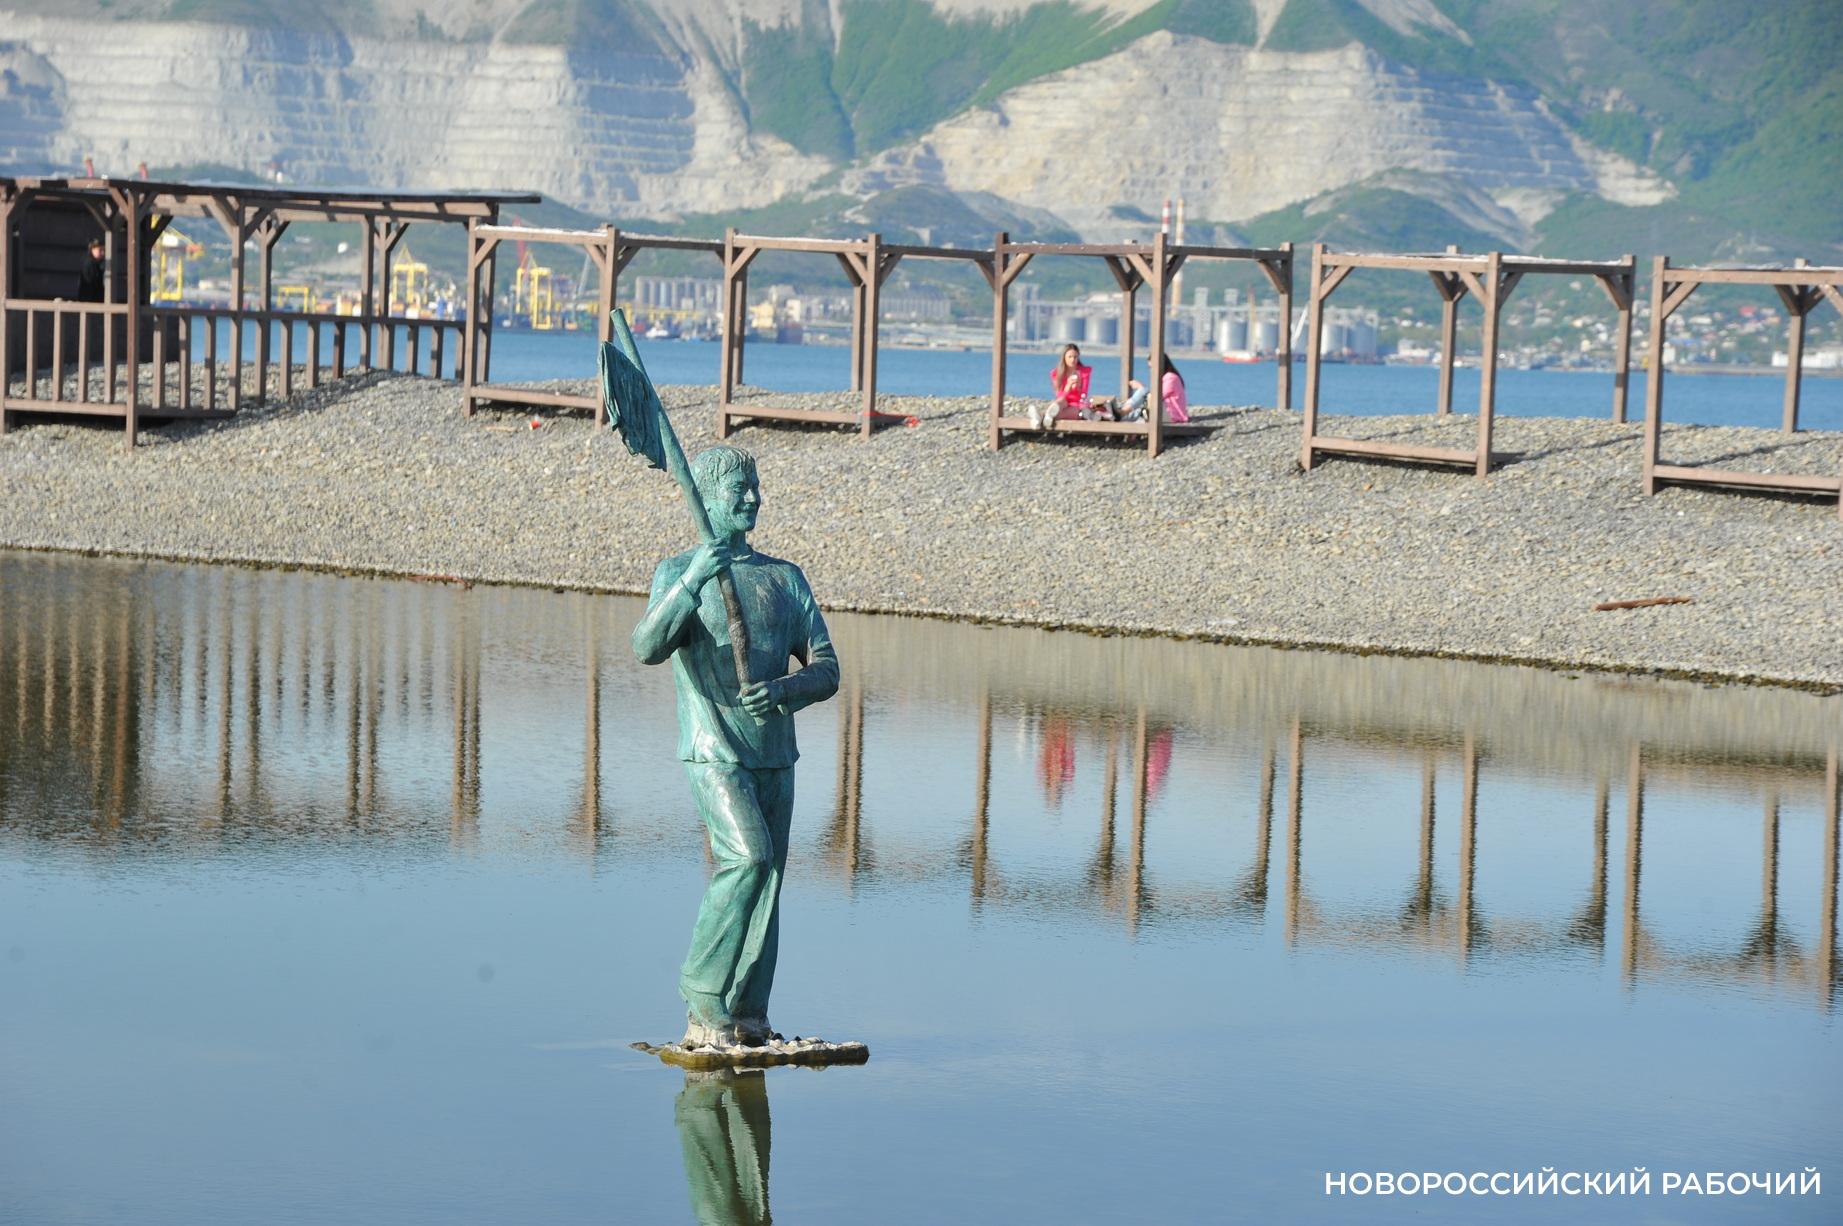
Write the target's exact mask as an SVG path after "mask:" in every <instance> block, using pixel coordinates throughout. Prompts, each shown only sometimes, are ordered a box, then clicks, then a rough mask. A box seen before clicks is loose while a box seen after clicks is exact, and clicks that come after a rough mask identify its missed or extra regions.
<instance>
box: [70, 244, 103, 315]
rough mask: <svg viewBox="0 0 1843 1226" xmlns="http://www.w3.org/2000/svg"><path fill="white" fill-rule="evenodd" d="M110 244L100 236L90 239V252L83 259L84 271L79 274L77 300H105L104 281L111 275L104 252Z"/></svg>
mask: <svg viewBox="0 0 1843 1226" xmlns="http://www.w3.org/2000/svg"><path fill="white" fill-rule="evenodd" d="M107 250H108V245H107V244H105V243H104V242H103V241H102V239H100V238H92V239H91V240H90V254H89V256H88V258H87V259H85V260H84V261H83V271H82V272H80V273H78V274H77V301H78V302H101V301H102V300H103V283H104V281H105V279H106V278H107V277H108V275H109V264H108V261H107V260H105V259H103V253H104V252H106V251H107Z"/></svg>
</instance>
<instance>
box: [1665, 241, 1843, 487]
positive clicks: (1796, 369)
mask: <svg viewBox="0 0 1843 1226" xmlns="http://www.w3.org/2000/svg"><path fill="white" fill-rule="evenodd" d="M1700 285H1762V286H1771V287H1772V289H1773V290H1774V292H1776V293H1777V294H1778V295H1779V301H1780V302H1782V303H1784V304H1785V309H1786V313H1787V314H1788V315H1790V316H1791V323H1790V324H1789V325H1788V328H1787V331H1786V346H1785V358H1786V364H1785V401H1784V409H1783V412H1782V415H1781V419H1780V429H1781V430H1783V431H1784V432H1785V433H1787V434H1793V433H1796V432H1797V430H1798V396H1799V390H1800V387H1801V385H1802V383H1803V380H1804V372H1803V369H1802V368H1803V365H1804V356H1805V319H1806V317H1807V316H1809V315H1810V314H1811V312H1812V311H1813V310H1814V309H1816V307H1817V305H1818V303H1820V302H1823V301H1824V300H1826V299H1828V300H1829V301H1830V305H1831V306H1833V307H1835V308H1837V310H1839V311H1843V268H1834V267H1814V266H1812V265H1809V264H1806V263H1805V261H1803V260H1799V261H1797V262H1796V263H1794V264H1793V265H1792V266H1791V267H1789V268H1787V267H1770V268H1762V267H1755V268H1672V267H1671V266H1670V257H1669V256H1662V255H1660V256H1657V257H1656V258H1655V259H1654V260H1653V261H1652V265H1651V349H1650V367H1649V372H1648V373H1649V377H1648V378H1647V380H1646V382H1645V493H1647V494H1655V493H1657V487H1658V486H1659V485H1661V484H1665V483H1670V484H1675V485H1720V486H1731V487H1736V488H1742V489H1761V490H1776V491H1779V492H1781V493H1790V494H1836V495H1837V515H1838V517H1839V518H1843V473H1839V474H1838V475H1836V476H1824V475H1822V474H1818V473H1752V472H1743V471H1739V470H1737V469H1731V468H1710V467H1707V466H1701V465H1689V464H1667V463H1665V462H1664V461H1663V460H1662V459H1661V458H1660V457H1659V455H1658V451H1659V444H1660V441H1661V437H1660V436H1661V434H1662V431H1663V425H1664V325H1665V323H1666V322H1668V321H1669V319H1670V317H1671V316H1672V315H1674V314H1676V311H1677V308H1678V307H1680V306H1682V305H1683V303H1684V302H1685V301H1687V300H1688V299H1689V296H1690V295H1691V294H1693V293H1695V292H1696V287H1697V286H1700Z"/></svg>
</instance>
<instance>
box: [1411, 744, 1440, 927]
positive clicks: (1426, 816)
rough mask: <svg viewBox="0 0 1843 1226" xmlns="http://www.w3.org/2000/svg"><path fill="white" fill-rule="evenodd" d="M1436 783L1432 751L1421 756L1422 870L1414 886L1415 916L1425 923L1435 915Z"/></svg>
mask: <svg viewBox="0 0 1843 1226" xmlns="http://www.w3.org/2000/svg"><path fill="white" fill-rule="evenodd" d="M1434 783H1435V772H1434V764H1433V750H1431V749H1430V750H1427V751H1426V752H1425V753H1423V754H1422V755H1421V870H1420V876H1419V877H1418V878H1417V879H1416V881H1415V884H1414V914H1415V915H1416V916H1418V917H1419V918H1420V919H1421V921H1422V922H1423V923H1426V922H1427V921H1428V919H1429V918H1430V917H1431V916H1432V915H1433V824H1434Z"/></svg>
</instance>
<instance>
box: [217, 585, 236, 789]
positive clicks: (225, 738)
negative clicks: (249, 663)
mask: <svg viewBox="0 0 1843 1226" xmlns="http://www.w3.org/2000/svg"><path fill="white" fill-rule="evenodd" d="M224 584H225V580H224V579H223V578H220V579H219V581H218V605H219V610H218V611H219V617H218V619H217V621H218V625H219V627H220V630H219V635H220V637H219V643H220V648H219V651H220V654H221V656H222V665H223V667H222V669H221V670H220V678H219V681H218V798H217V819H218V821H219V822H220V823H221V822H222V821H223V820H224V819H225V818H226V817H228V816H229V815H230V774H231V771H230V746H231V729H230V710H231V707H230V691H231V673H232V668H231V662H232V661H233V660H234V659H235V658H236V657H235V653H234V648H235V645H236V641H237V621H236V616H235V609H234V608H233V607H232V605H231V601H230V597H229V596H228V594H227V593H226V592H225V589H224Z"/></svg>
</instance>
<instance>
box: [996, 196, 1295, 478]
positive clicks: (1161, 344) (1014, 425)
mask: <svg viewBox="0 0 1843 1226" xmlns="http://www.w3.org/2000/svg"><path fill="white" fill-rule="evenodd" d="M1041 255H1051V256H1055V255H1071V256H1082V257H1086V258H1090V259H1100V260H1101V261H1103V262H1104V263H1105V264H1106V265H1107V269H1108V271H1109V272H1111V273H1112V274H1113V278H1114V283H1115V284H1116V285H1118V286H1119V287H1120V396H1121V398H1122V399H1124V398H1125V396H1126V394H1127V383H1128V380H1130V379H1131V378H1132V369H1133V348H1134V342H1135V339H1136V338H1135V337H1134V330H1135V329H1134V324H1135V319H1136V317H1137V310H1138V294H1139V291H1140V289H1142V288H1144V287H1146V286H1150V287H1151V291H1152V327H1151V332H1150V335H1149V337H1148V341H1149V346H1148V348H1149V350H1150V352H1149V353H1148V354H1147V355H1146V360H1147V367H1148V370H1149V371H1150V377H1149V378H1148V379H1147V387H1148V388H1149V389H1150V390H1149V392H1148V395H1147V397H1146V412H1145V420H1144V421H1058V422H1054V423H1052V425H1051V426H1049V427H1047V428H1046V429H1047V430H1051V431H1054V432H1055V433H1058V434H1063V433H1067V434H1111V435H1125V436H1129V437H1133V436H1137V437H1143V438H1144V439H1145V440H1146V454H1147V455H1148V456H1154V457H1156V456H1157V455H1158V453H1159V452H1160V451H1162V450H1163V449H1164V441H1165V439H1166V437H1168V436H1172V435H1187V434H1201V433H1205V432H1207V431H1208V430H1209V428H1210V427H1208V426H1205V425H1200V424H1197V423H1187V424H1178V423H1175V422H1167V421H1165V419H1164V418H1165V413H1164V398H1163V397H1162V396H1161V395H1159V378H1158V371H1159V369H1160V368H1161V366H1162V365H1163V359H1164V356H1165V315H1166V313H1167V306H1168V305H1169V303H1168V299H1169V296H1170V293H1171V283H1172V280H1173V279H1174V278H1175V277H1176V276H1177V273H1178V270H1179V269H1180V268H1182V267H1183V266H1184V263H1185V262H1186V261H1187V260H1190V259H1209V260H1246V261H1251V262H1253V263H1255V264H1257V265H1258V266H1259V267H1260V269H1261V271H1262V272H1263V273H1265V274H1266V276H1267V279H1268V281H1269V282H1271V283H1272V285H1273V288H1274V291H1275V292H1276V293H1278V294H1279V296H1280V315H1281V320H1282V322H1281V326H1280V338H1279V352H1278V353H1277V354H1276V355H1275V361H1276V363H1277V365H1278V366H1279V373H1278V382H1279V386H1278V388H1277V390H1276V393H1275V395H1276V398H1277V399H1278V401H1279V406H1280V407H1281V408H1283V409H1290V408H1292V407H1293V405H1292V395H1293V393H1292V378H1293V362H1292V335H1291V328H1290V326H1289V325H1290V321H1291V319H1292V311H1293V245H1292V244H1291V243H1285V244H1282V245H1281V246H1279V247H1271V248H1261V247H1204V246H1192V245H1184V246H1179V245H1177V244H1174V243H1170V242H1167V241H1166V237H1165V235H1164V233H1163V232H1162V231H1161V232H1160V233H1159V234H1158V235H1157V236H1156V237H1155V238H1154V239H1153V240H1152V241H1151V242H1150V243H1115V244H1108V243H1014V242H1012V241H1010V238H1009V236H1008V235H1005V234H1003V233H1001V234H999V236H998V238H997V239H996V241H994V243H993V245H992V263H991V266H990V268H989V270H988V271H987V272H986V279H987V280H988V281H990V282H991V284H992V410H991V424H990V433H989V435H988V444H989V445H990V447H991V448H992V450H994V451H997V450H998V449H999V448H1000V447H1001V446H1003V445H1004V435H1005V432H1006V431H1011V432H1013V433H1023V432H1026V431H1029V432H1032V433H1041V432H1043V431H1041V430H1039V428H1038V427H1036V426H1033V425H1031V423H1030V421H1029V420H1028V419H1026V418H1023V417H1013V416H1008V415H1007V414H1006V413H1005V349H1006V345H1007V337H1006V332H1007V322H1008V316H1009V314H1010V298H1011V283H1012V282H1013V281H1015V280H1017V276H1018V274H1019V273H1021V272H1023V271H1024V266H1025V265H1027V264H1029V263H1030V261H1031V260H1033V259H1035V258H1036V257H1038V256H1041Z"/></svg>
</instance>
